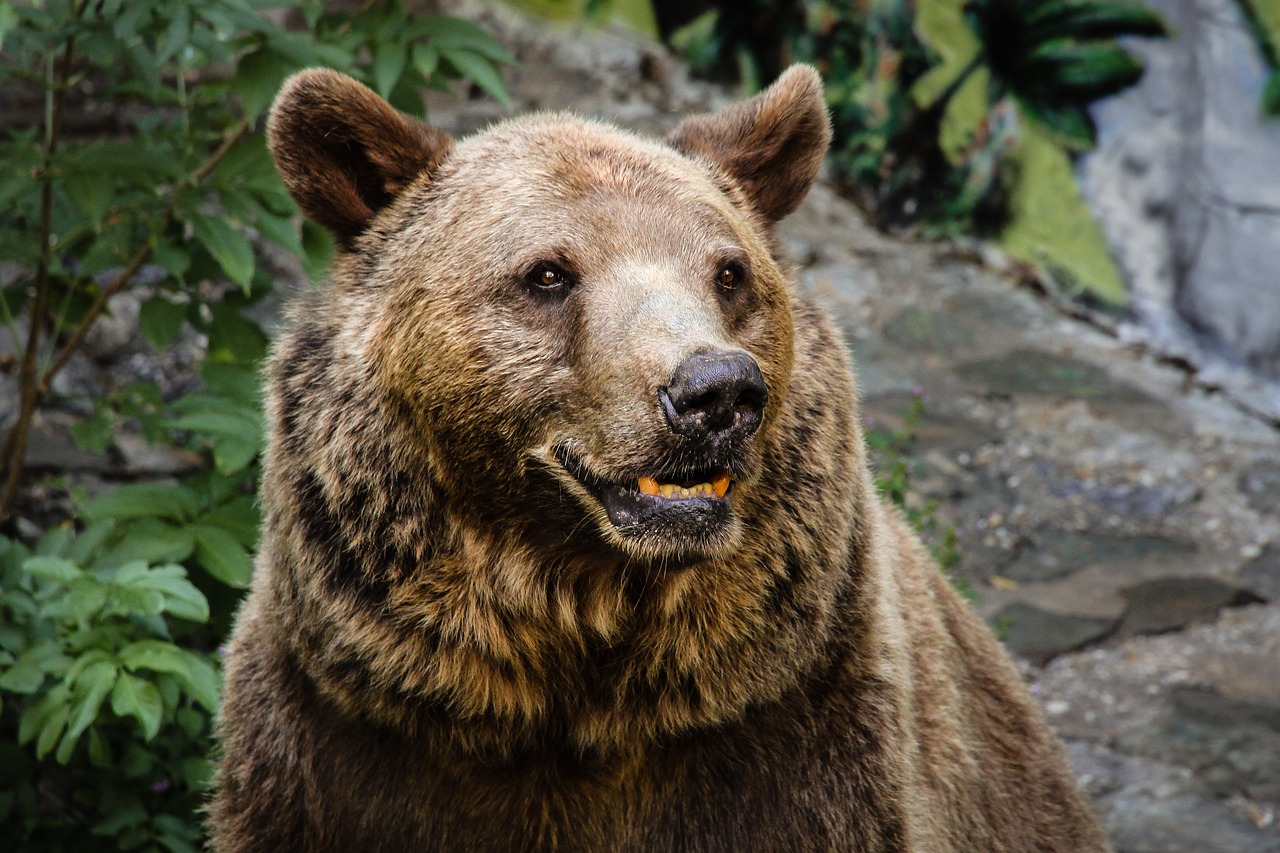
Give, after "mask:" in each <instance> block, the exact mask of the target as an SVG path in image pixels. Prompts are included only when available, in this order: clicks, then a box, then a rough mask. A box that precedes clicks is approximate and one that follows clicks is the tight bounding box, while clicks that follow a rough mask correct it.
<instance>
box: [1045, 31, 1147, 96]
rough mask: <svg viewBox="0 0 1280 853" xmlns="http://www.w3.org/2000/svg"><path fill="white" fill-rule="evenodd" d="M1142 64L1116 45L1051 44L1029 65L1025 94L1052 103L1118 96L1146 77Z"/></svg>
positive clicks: (1069, 42)
mask: <svg viewBox="0 0 1280 853" xmlns="http://www.w3.org/2000/svg"><path fill="white" fill-rule="evenodd" d="M1142 70H1143V66H1142V61H1141V60H1140V59H1138V58H1137V57H1136V56H1134V55H1133V54H1131V53H1129V52H1128V51H1127V50H1125V49H1124V48H1122V47H1119V46H1117V45H1114V44H1102V43H1083V44H1081V43H1077V42H1071V41H1067V40H1057V41H1052V42H1047V43H1045V44H1044V45H1043V46H1041V47H1040V48H1038V49H1037V50H1036V51H1035V53H1033V54H1032V55H1031V57H1030V59H1029V60H1028V61H1027V64H1026V73H1027V74H1028V75H1029V77H1030V79H1029V80H1028V81H1027V82H1026V83H1025V84H1023V85H1022V86H1021V91H1025V92H1027V93H1035V94H1043V97H1044V98H1045V99H1046V100H1048V101H1050V102H1055V101H1057V102H1060V101H1092V100H1096V99H1098V98H1103V97H1107V96H1109V95H1114V94H1115V93H1117V92H1120V91H1121V90H1123V89H1126V88H1128V87H1129V86H1132V85H1133V84H1134V83H1136V82H1138V80H1139V79H1141V77H1142Z"/></svg>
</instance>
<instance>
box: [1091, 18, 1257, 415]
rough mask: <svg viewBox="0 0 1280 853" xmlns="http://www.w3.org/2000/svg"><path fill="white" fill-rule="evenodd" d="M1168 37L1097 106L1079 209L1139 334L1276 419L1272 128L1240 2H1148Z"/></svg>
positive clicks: (1147, 44)
mask: <svg viewBox="0 0 1280 853" xmlns="http://www.w3.org/2000/svg"><path fill="white" fill-rule="evenodd" d="M1145 2H1146V3H1147V5H1149V6H1151V7H1152V8H1154V9H1156V10H1157V11H1159V12H1161V13H1162V14H1163V15H1164V16H1165V17H1166V19H1167V20H1168V22H1169V24H1170V25H1171V26H1172V28H1173V30H1174V33H1175V35H1174V37H1173V38H1172V39H1171V40H1168V41H1164V40H1139V41H1136V42H1135V43H1134V44H1133V45H1132V47H1133V49H1134V50H1135V51H1137V52H1139V53H1140V54H1142V56H1143V57H1144V58H1145V59H1146V60H1147V67H1148V71H1147V74H1146V75H1145V77H1144V78H1143V80H1142V82H1141V84H1139V85H1138V86H1137V87H1135V88H1134V89H1131V90H1129V91H1128V92H1126V93H1124V94H1123V95H1121V96H1119V97H1117V98H1114V99H1112V100H1110V101H1108V102H1106V103H1104V104H1102V105H1100V106H1099V108H1098V109H1097V112H1096V117H1097V119H1098V122H1099V126H1100V145H1099V147H1098V150H1097V151H1096V152H1095V153H1093V154H1091V155H1090V156H1088V157H1086V158H1085V159H1084V160H1083V161H1082V162H1081V165H1080V172H1081V178H1082V182H1083V187H1084V192H1085V196H1086V198H1087V200H1088V202H1089V204H1090V205H1091V206H1092V208H1093V209H1094V211H1095V213H1096V214H1097V216H1098V217H1099V219H1100V220H1101V222H1102V224H1103V227H1104V230H1105V231H1106V233H1107V237H1108V239H1109V240H1110V242H1111V245H1112V248H1113V251H1114V253H1115V256H1116V259H1117V261H1118V263H1119V265H1120V267H1121V270H1122V272H1123V273H1124V275H1125V278H1126V280H1127V283H1128V286H1129V288H1130V292H1131V294H1132V305H1133V309H1134V319H1135V321H1136V325H1137V328H1136V329H1135V330H1134V331H1137V332H1138V333H1139V334H1141V335H1143V336H1145V337H1148V338H1149V339H1153V340H1154V341H1155V342H1156V343H1157V345H1158V346H1159V347H1160V348H1162V349H1164V350H1166V351H1170V352H1173V353H1176V354H1178V355H1180V356H1182V357H1185V358H1186V359H1187V360H1189V361H1190V362H1192V363H1193V364H1195V365H1196V366H1197V367H1198V368H1200V370H1201V378H1202V379H1204V380H1205V381H1207V382H1209V383H1210V384H1221V385H1223V386H1226V387H1227V388H1228V389H1229V390H1231V391H1232V392H1234V396H1236V397H1237V398H1241V399H1243V400H1247V401H1248V404H1249V405H1250V406H1252V407H1254V408H1257V409H1260V410H1262V411H1264V412H1266V413H1267V414H1268V415H1270V416H1272V417H1280V119H1266V118H1264V117H1262V115H1261V113H1260V100H1261V92H1262V87H1263V84H1264V81H1265V79H1266V76H1267V72H1268V69H1267V68H1266V66H1265V64H1264V61H1263V58H1262V54H1261V51H1260V49H1259V46H1258V44H1257V42H1256V41H1255V40H1254V37H1253V34H1252V32H1251V31H1250V29H1249V27H1248V25H1247V23H1246V22H1245V20H1244V16H1243V14H1242V12H1241V9H1240V8H1239V6H1238V5H1237V0H1145Z"/></svg>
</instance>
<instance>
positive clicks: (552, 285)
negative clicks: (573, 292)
mask: <svg viewBox="0 0 1280 853" xmlns="http://www.w3.org/2000/svg"><path fill="white" fill-rule="evenodd" d="M525 283H526V284H528V285H529V287H530V288H532V289H534V290H537V291H539V292H541V293H556V294H560V293H564V292H565V291H567V290H568V289H569V286H570V285H571V284H572V283H573V279H572V277H571V276H570V275H569V273H567V272H565V271H564V270H563V269H561V268H560V267H559V266H557V265H556V264H553V263H550V262H548V261H543V262H542V263H539V264H535V265H534V267H533V268H532V269H531V270H529V272H528V274H527V275H526V276H525Z"/></svg>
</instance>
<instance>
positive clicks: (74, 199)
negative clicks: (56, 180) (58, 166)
mask: <svg viewBox="0 0 1280 853" xmlns="http://www.w3.org/2000/svg"><path fill="white" fill-rule="evenodd" d="M62 185H63V187H64V188H65V189H66V191H67V195H68V196H69V197H70V198H71V203H72V204H74V205H75V206H76V207H77V208H79V210H80V212H81V213H83V214H84V215H85V216H86V217H88V219H89V221H90V222H92V223H93V227H94V228H101V227H102V220H103V218H104V217H106V215H107V210H108V209H109V208H110V207H111V201H112V199H114V198H115V195H116V187H115V181H113V180H112V179H111V177H110V176H109V175H103V174H94V173H90V172H71V173H69V174H68V175H67V176H66V177H65V178H64V179H63V182H62Z"/></svg>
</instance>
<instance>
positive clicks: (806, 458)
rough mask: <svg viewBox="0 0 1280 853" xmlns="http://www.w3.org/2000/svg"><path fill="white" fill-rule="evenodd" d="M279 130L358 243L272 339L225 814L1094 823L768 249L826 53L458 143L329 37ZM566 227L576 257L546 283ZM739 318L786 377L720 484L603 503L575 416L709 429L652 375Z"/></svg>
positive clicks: (254, 841) (287, 156)
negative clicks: (648, 100) (683, 421)
mask: <svg viewBox="0 0 1280 853" xmlns="http://www.w3.org/2000/svg"><path fill="white" fill-rule="evenodd" d="M270 131H271V138H270V142H271V148H272V151H273V153H274V154H275V156H276V159H277V162H278V164H279V166H280V169H281V171H282V173H283V174H284V176H285V179H286V181H287V183H288V184H289V187H290V189H291V191H292V192H293V193H294V195H295V196H296V197H297V198H298V199H299V202H300V204H301V205H302V206H303V209H304V210H305V211H307V212H308V214H309V215H311V216H313V217H314V218H316V219H318V220H319V221H320V222H322V223H324V224H326V225H328V226H329V227H330V228H331V229H333V230H334V231H335V233H337V234H338V236H339V239H340V240H341V242H342V244H343V245H344V247H345V248H346V251H344V252H342V253H341V254H340V256H339V258H338V260H337V262H336V266H335V269H334V273H333V276H332V283H331V284H330V285H329V286H328V287H327V288H325V289H321V290H318V291H316V292H314V293H312V294H309V295H308V296H307V297H306V298H304V299H303V300H301V301H300V303H299V304H298V305H297V306H295V308H294V310H293V312H292V318H291V322H290V324H289V326H288V329H287V331H286V332H285V334H284V335H283V336H282V337H281V339H280V341H279V342H278V343H277V345H276V348H275V352H274V355H273V358H272V360H271V365H270V368H269V389H270V390H269V395H268V409H269V415H270V418H271V422H272V436H271V442H270V449H269V453H268V459H267V467H266V476H265V481H264V488H263V503H264V507H265V511H266V526H265V531H264V537H263V547H262V550H261V553H260V555H259V560H258V567H257V572H256V574H255V578H254V588H253V592H252V594H251V596H250V598H249V600H248V602H247V603H246V605H245V607H244V610H243V612H242V613H241V614H240V617H239V620H238V623H237V627H236V631H235V635H234V639H233V641H232V645H231V650H230V652H229V655H228V659H227V660H228V662H227V688H226V699H225V703H224V709H223V717H222V721H221V738H222V749H223V756H222V759H221V761H220V765H219V772H218V781H217V791H216V794H215V796H214V799H213V803H212V810H211V811H212V828H213V841H214V846H215V847H216V848H217V849H220V850H227V851H231V850H236V851H240V850H246V851H247V850H264V851H266V850H272V851H278V850H334V851H338V850H343V851H347V850H466V851H490V850H491V851H520V850H528V851H534V850H565V851H577V850H581V851H609V853H620V851H657V850H696V851H742V850H788V851H793V850H799V851H810V850H812V851H818V850H833V851H834V850H840V851H890V850H892V851H907V850H911V851H956V853H971V851H1028V853H1030V851H1062V853H1066V851H1071V853H1078V851H1097V850H1104V849H1105V844H1104V842H1103V840H1102V838H1101V835H1100V833H1099V831H1098V829H1097V827H1096V825H1095V824H1094V822H1093V819H1092V817H1090V815H1089V813H1088V809H1087V806H1086V805H1085V803H1084V801H1083V799H1082V797H1081V795H1080V793H1079V791H1078V790H1077V788H1076V785H1075V782H1074V780H1073V778H1072V776H1071V772H1070V768H1069V767H1068V766H1067V763H1066V760H1065V758H1064V756H1063V753H1062V749H1061V747H1060V745H1059V744H1058V743H1057V742H1056V741H1055V739H1054V738H1053V736H1052V734H1051V733H1050V732H1049V730H1048V728H1047V726H1046V725H1045V723H1044V721H1043V719H1042V718H1041V716H1040V714H1039V712H1038V710H1037V709H1036V707H1035V706H1034V703H1033V702H1032V701H1031V699H1030V698H1029V696H1028V695H1027V693H1026V691H1025V689H1024V688H1023V685H1022V683H1021V681H1020V679H1019V677H1018V675H1017V672H1016V671H1015V670H1014V668H1013V667H1012V666H1011V664H1010V663H1009V661H1008V660H1007V658H1006V657H1005V655H1004V654H1003V652H1002V651H1001V649H1000V647H999V646H998V644H997V643H996V642H995V640H994V639H993V638H992V637H991V635H990V633H989V632H988V631H987V629H986V627H985V626H984V625H983V624H982V623H981V622H980V621H979V620H978V619H977V618H976V617H975V616H974V615H973V614H972V612H971V611H970V610H969V609H968V608H967V607H966V606H965V604H964V603H963V602H962V601H961V600H960V599H959V598H958V597H957V596H956V594H955V593H954V591H953V590H952V589H951V588H950V586H949V585H948V584H947V582H946V581H945V579H944V578H943V577H942V576H941V575H940V573H939V572H938V571H937V569H936V567H935V566H934V565H933V563H932V561H931V559H930V557H929V554H928V553H927V551H926V550H925V549H924V548H923V546H922V545H921V544H920V543H919V541H918V540H917V538H916V537H915V535H914V533H913V532H912V531H911V530H910V529H909V527H908V526H907V525H906V524H905V522H904V521H903V519H902V518H901V517H900V516H899V514H898V513H897V512H896V511H894V510H892V509H890V508H888V507H886V506H885V505H884V504H882V502H881V501H880V500H879V498H878V497H877V495H876V493H875V491H874V488H873V486H872V483H871V478H870V475H869V474H868V471H867V465H866V460H865V457H864V450H863V442H862V436H861V433H860V431H859V427H858V419H857V415H856V396H855V390H854V385H853V380H852V376H851V373H850V369H849V365H848V363H847V359H846V357H845V354H844V351H843V348H842V346H841V343H840V341H839V338H838V336H837V334H836V332H835V331H834V330H833V326H832V324H831V322H830V320H829V319H828V318H827V317H826V315H825V314H824V313H823V312H822V311H821V310H819V309H818V308H816V307H815V306H814V305H812V304H811V303H810V302H809V301H808V300H807V299H805V298H804V297H802V296H801V295H800V294H798V293H796V292H795V291H794V290H793V289H792V288H791V287H790V285H789V283H788V281H787V278H786V276H785V275H784V272H783V270H782V269H781V268H780V266H779V262H778V261H777V259H776V257H775V252H774V248H773V242H772V237H771V235H770V228H771V226H772V223H773V222H774V221H776V220H777V219H778V218H779V217H781V216H783V215H785V214H786V213H788V212H790V211H791V210H793V209H794V208H795V207H796V206H797V205H798V204H799V202H800V200H801V199H802V198H803V196H804V194H805V193H806V192H807V190H808V188H809V186H810V184H811V182H812V181H813V179H814V175H815V173H816V171H817V168H818V166H819V164H820V162H821V159H822V155H823V153H824V152H825V150H826V146H827V144H828V141H829V131H828V129H827V121H826V113H825V109H824V107H823V104H822V99H821V89H820V85H819V82H818V78H817V75H816V74H815V73H814V72H813V71H812V70H811V69H808V68H805V67H798V68H794V69H792V70H790V71H788V72H787V73H786V74H785V75H783V77H782V78H780V80H779V81H778V82H777V83H776V84H775V85H774V86H773V87H772V88H771V89H769V90H768V91H767V92H765V93H763V94H762V95H760V96H757V97H756V98H754V99H752V100H750V101H747V102H745V103H743V104H739V105H735V106H733V107H730V108H728V109H727V110H724V111H722V112H720V113H716V114H714V115H711V116H702V117H695V118H692V119H689V120H688V121H686V122H685V123H684V124H683V125H681V127H680V128H679V129H677V130H676V132H675V133H674V134H673V135H672V136H671V137H670V138H669V139H668V141H667V142H666V143H661V142H653V141H647V140H643V139H640V138H637V137H634V136H632V135H629V134H627V133H624V132H621V131H618V130H616V129H614V128H611V127H607V126H604V125H600V124H595V123H591V122H587V121H583V120H580V119H576V118H573V117H570V116H564V115H537V116H531V117H526V118H522V119H516V120H513V121H509V122H506V123H503V124H500V125H498V126H496V127H494V128H492V129H490V130H489V131H487V132H485V133H483V134H480V135H478V136H475V137H472V138H469V139H466V140H463V141H460V142H458V143H456V144H455V143H454V142H453V141H452V140H450V139H449V138H448V137H447V136H445V135H444V134H442V133H440V132H439V131H435V130H431V129H429V128H425V126H423V125H420V124H418V123H416V122H413V121H412V120H410V119H405V118H403V117H401V116H399V115H398V114H396V113H395V112H394V111H392V110H390V108H389V107H386V106H385V104H382V103H381V102H380V101H379V100H378V99H377V98H376V97H375V96H373V95H372V94H371V93H370V92H368V90H366V89H364V88H363V87H361V86H359V85H358V84H356V83H354V82H353V81H351V80H349V79H347V78H345V77H343V76H342V75H338V74H335V73H333V72H304V73H303V74H301V75H298V76H296V77H294V78H293V79H292V80H290V81H289V82H288V83H287V84H286V86H285V88H284V90H283V92H282V93H281V95H280V97H279V98H278V100H277V103H276V106H275V107H274V110H273V113H272V117H271V123H270ZM547 261H553V262H555V264H556V265H557V266H558V267H559V268H563V269H565V270H567V271H569V272H570V273H571V276H570V279H571V281H572V288H571V289H568V290H567V291H560V292H558V293H559V294H560V295H547V294H544V293H542V292H540V291H538V290H537V289H536V288H533V287H531V286H530V285H529V283H528V282H529V280H530V279H529V272H528V271H529V270H530V269H534V270H536V269H539V267H538V266H537V264H538V263H539V262H547ZM726 264H736V265H737V266H734V267H733V268H734V269H737V270H739V271H740V272H741V273H742V275H741V276H740V277H739V281H738V283H737V285H736V286H735V287H734V288H733V289H732V290H731V291H724V290H719V289H717V286H716V284H715V282H716V276H717V274H718V271H719V270H721V269H723V268H724V267H725V265H726ZM566 292H567V295H565V294H566ZM726 348H732V349H735V350H742V351H745V352H747V353H749V354H750V355H751V356H752V357H753V358H754V360H755V362H756V363H757V364H758V365H759V368H760V372H761V374H762V375H763V377H764V380H765V383H766V385H767V388H768V403H767V405H766V406H765V408H764V410H763V419H762V423H761V425H760V428H759V431H758V432H756V433H755V434H754V435H753V436H752V437H750V438H749V439H748V440H746V441H745V442H743V443H742V445H741V446H740V447H737V448H736V449H735V451H734V452H733V453H732V454H729V455H726V456H725V459H726V460H727V461H724V462H722V463H717V464H723V465H724V466H725V467H726V468H728V469H729V470H731V471H732V474H733V480H734V484H733V487H732V489H733V491H732V492H731V494H730V497H729V506H730V507H731V510H730V511H729V512H728V514H727V515H724V516H719V517H717V520H715V522H714V523H705V524H703V523H701V522H698V523H694V522H687V523H686V522H685V521H682V520H680V519H677V520H675V521H670V520H663V519H667V516H663V517H662V518H661V519H659V521H656V522H653V523H647V524H645V525H637V526H635V527H634V528H626V529H622V528H618V527H615V526H614V524H613V523H612V522H611V521H610V517H609V516H608V515H607V514H606V512H605V509H604V508H603V507H602V505H601V503H600V501H598V500H597V499H596V497H595V496H593V492H592V491H591V490H590V489H589V488H588V487H587V486H585V485H584V482H583V481H580V479H579V478H575V477H574V476H573V475H571V474H570V473H569V472H568V470H567V469H566V467H565V465H564V464H562V459H563V454H572V455H573V457H574V458H576V459H578V460H580V461H581V463H582V465H583V466H584V467H586V468H589V470H590V471H592V472H593V473H594V474H595V475H599V477H601V478H602V479H603V480H607V481H609V482H617V483H628V482H630V483H634V482H635V481H636V478H637V477H642V476H647V475H649V474H650V473H652V472H654V471H657V470H663V471H670V472H676V473H678V472H680V471H684V470H691V469H693V468H695V467H697V461H696V459H695V458H694V457H695V456H696V455H697V454H696V453H695V450H694V449H693V448H692V447H691V446H690V445H689V444H688V443H687V442H683V443H682V440H679V439H678V438H677V437H675V436H674V435H673V433H672V430H671V428H669V427H668V425H667V422H666V421H665V420H664V417H663V414H662V410H661V407H660V406H659V405H658V396H657V395H658V394H659V393H660V391H659V390H658V389H660V388H661V387H662V386H663V385H664V384H665V383H666V382H667V381H668V378H669V377H671V376H672V375H673V371H674V370H676V368H677V365H679V364H680V363H681V360H682V359H683V358H684V357H685V356H687V355H689V354H690V353H692V352H698V351H703V350H708V349H715V350H718V349H726ZM558 454H559V455H558ZM672 476H675V474H673V475H672Z"/></svg>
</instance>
